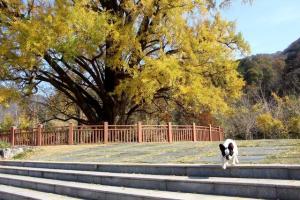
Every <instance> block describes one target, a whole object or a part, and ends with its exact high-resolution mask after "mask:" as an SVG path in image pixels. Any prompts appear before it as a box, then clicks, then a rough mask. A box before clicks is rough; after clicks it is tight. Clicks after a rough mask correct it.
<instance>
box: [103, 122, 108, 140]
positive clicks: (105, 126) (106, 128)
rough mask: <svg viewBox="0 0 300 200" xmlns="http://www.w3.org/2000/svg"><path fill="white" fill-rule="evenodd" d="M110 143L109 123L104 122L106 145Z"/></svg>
mask: <svg viewBox="0 0 300 200" xmlns="http://www.w3.org/2000/svg"><path fill="white" fill-rule="evenodd" d="M107 143H108V122H104V144H107Z"/></svg>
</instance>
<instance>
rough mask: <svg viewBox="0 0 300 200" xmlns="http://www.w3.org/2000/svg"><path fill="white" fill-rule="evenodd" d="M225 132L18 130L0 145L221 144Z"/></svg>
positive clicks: (4, 135) (0, 136) (181, 128)
mask: <svg viewBox="0 0 300 200" xmlns="http://www.w3.org/2000/svg"><path fill="white" fill-rule="evenodd" d="M223 139H224V131H223V129H222V128H220V127H212V126H196V125H195V124H193V125H172V124H171V122H169V123H168V124H167V125H143V124H142V123H141V122H139V123H137V124H134V125H109V124H108V123H107V122H104V124H103V125H83V126H74V125H73V124H72V123H70V124H69V126H63V127H54V128H51V129H47V128H43V127H42V125H38V127H37V128H33V129H17V128H15V127H12V128H11V129H10V131H2V132H1V133H0V141H4V142H10V143H11V144H12V145H28V146H34V145H35V146H41V145H66V144H70V145H72V144H94V143H133V142H139V143H141V142H181V141H194V142H196V141H221V140H223Z"/></svg>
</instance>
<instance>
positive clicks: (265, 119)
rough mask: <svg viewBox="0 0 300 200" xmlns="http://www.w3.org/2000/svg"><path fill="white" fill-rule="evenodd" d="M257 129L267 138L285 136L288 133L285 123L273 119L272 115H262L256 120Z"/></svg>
mask: <svg viewBox="0 0 300 200" xmlns="http://www.w3.org/2000/svg"><path fill="white" fill-rule="evenodd" d="M256 123H257V127H258V128H259V130H260V131H261V132H262V133H264V134H266V135H267V136H271V135H272V134H273V135H284V134H285V133H286V130H285V127H284V125H283V123H282V122H281V121H280V120H278V119H275V118H273V117H272V115H271V114H270V113H265V114H261V115H260V116H258V117H257V119H256Z"/></svg>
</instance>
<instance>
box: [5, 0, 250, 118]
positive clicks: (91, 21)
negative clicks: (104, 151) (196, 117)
mask: <svg viewBox="0 0 300 200" xmlns="http://www.w3.org/2000/svg"><path fill="white" fill-rule="evenodd" d="M217 2H219V3H220V4H217ZM228 2H230V1H228V0H225V1H214V0H193V1H191V0H53V1H39V0H28V1H22V0H9V1H6V0H0V9H1V10H0V11H1V13H0V43H1V45H0V67H1V68H0V70H1V71H0V74H1V79H2V80H3V81H13V82H14V83H16V84H17V85H18V87H19V88H20V89H22V92H23V93H24V94H29V93H32V92H36V90H37V89H38V86H39V84H41V83H47V84H49V85H51V86H52V87H53V88H55V90H56V91H58V92H59V93H61V94H62V95H63V96H65V98H66V99H68V102H69V103H70V104H72V105H74V106H76V107H77V108H78V109H80V110H81V112H82V113H83V116H82V117H80V116H78V115H77V114H76V112H75V111H74V112H65V113H63V114H65V115H66V116H67V117H68V119H76V120H78V121H79V122H81V123H90V124H95V123H99V122H101V121H109V122H110V123H127V122H128V121H129V120H130V117H131V116H132V114H133V113H136V112H144V113H153V112H162V111H165V110H172V108H173V107H174V106H180V107H182V108H184V109H186V110H190V111H193V112H199V113H201V112H208V111H209V112H216V111H218V112H219V111H221V112H222V111H225V110H226V109H227V102H229V101H230V100H231V99H234V98H237V97H239V95H240V90H241V88H242V87H243V84H244V83H243V80H242V79H241V78H239V75H238V72H237V70H236V69H237V64H238V63H237V62H236V59H235V56H236V54H237V53H247V52H248V50H249V47H248V44H247V43H246V42H245V41H244V40H243V38H242V36H241V34H240V33H236V31H235V24H234V23H233V22H229V21H226V20H224V19H222V17H221V16H220V14H219V12H218V6H222V5H225V4H226V3H228Z"/></svg>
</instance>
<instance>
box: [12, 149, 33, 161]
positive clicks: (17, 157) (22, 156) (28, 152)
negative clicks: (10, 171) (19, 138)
mask: <svg viewBox="0 0 300 200" xmlns="http://www.w3.org/2000/svg"><path fill="white" fill-rule="evenodd" d="M33 153H34V150H33V149H27V150H25V151H24V152H22V153H19V154H17V155H15V156H14V157H13V158H12V159H13V160H26V159H27V158H29V157H30V156H31V155H32V154H33Z"/></svg>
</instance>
